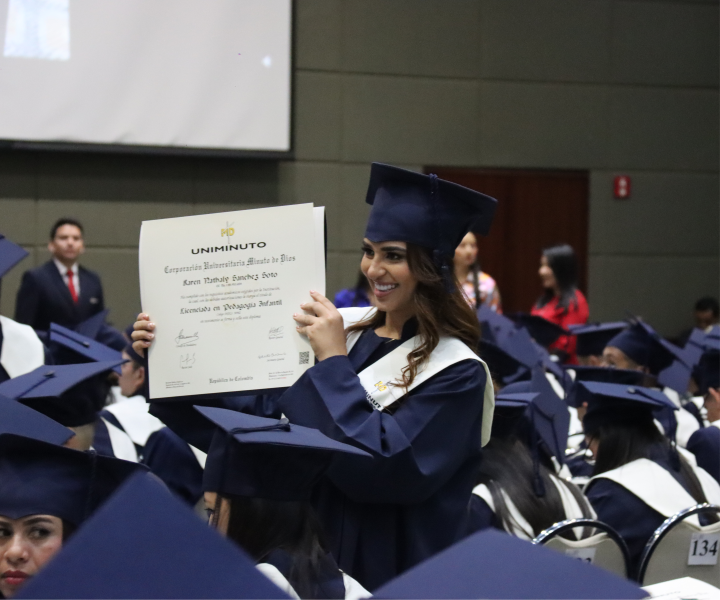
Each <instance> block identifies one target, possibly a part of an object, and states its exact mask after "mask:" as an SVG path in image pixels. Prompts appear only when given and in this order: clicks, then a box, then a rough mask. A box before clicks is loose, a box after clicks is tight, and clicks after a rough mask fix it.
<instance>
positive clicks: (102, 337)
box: [75, 308, 127, 352]
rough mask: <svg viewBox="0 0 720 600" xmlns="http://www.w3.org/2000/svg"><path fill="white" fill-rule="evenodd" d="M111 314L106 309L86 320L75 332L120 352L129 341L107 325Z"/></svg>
mask: <svg viewBox="0 0 720 600" xmlns="http://www.w3.org/2000/svg"><path fill="white" fill-rule="evenodd" d="M109 312H110V309H109V308H106V309H105V310H102V311H100V312H99V313H97V314H96V315H93V316H92V317H90V318H89V319H85V320H84V321H83V322H82V323H79V324H78V325H77V326H76V327H75V331H77V332H78V333H79V334H81V335H84V336H85V337H89V338H91V339H93V340H95V341H96V342H100V343H101V344H105V345H106V346H109V347H110V348H112V349H113V350H117V351H118V352H120V351H121V350H122V349H123V348H124V347H125V345H126V344H127V340H126V339H125V336H124V335H123V334H122V333H121V332H120V331H118V330H117V329H115V328H114V327H112V326H111V325H108V324H107V322H106V320H107V316H108V313H109Z"/></svg>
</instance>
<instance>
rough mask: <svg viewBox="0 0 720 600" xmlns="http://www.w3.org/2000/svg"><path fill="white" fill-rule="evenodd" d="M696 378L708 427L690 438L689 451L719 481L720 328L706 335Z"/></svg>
mask: <svg viewBox="0 0 720 600" xmlns="http://www.w3.org/2000/svg"><path fill="white" fill-rule="evenodd" d="M694 378H695V381H696V383H697V385H698V388H699V391H700V394H701V395H702V396H703V398H704V404H705V410H706V411H707V420H708V421H709V423H710V424H709V426H708V427H703V428H702V429H698V430H697V431H696V432H695V433H693V434H692V435H691V436H690V439H689V440H688V444H687V449H688V450H689V451H690V452H692V453H693V454H694V455H695V458H696V459H697V463H698V465H699V466H700V467H702V468H703V469H705V470H706V471H707V472H708V473H710V475H712V476H713V477H714V478H715V479H716V480H717V481H718V482H720V328H718V327H716V328H715V329H714V330H711V332H710V333H709V334H708V335H707V336H706V340H705V344H704V352H703V354H702V358H701V359H700V362H699V364H698V366H697V367H696V368H695V372H694Z"/></svg>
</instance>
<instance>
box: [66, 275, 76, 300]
mask: <svg viewBox="0 0 720 600" xmlns="http://www.w3.org/2000/svg"><path fill="white" fill-rule="evenodd" d="M67 278H68V289H69V290H70V295H71V296H72V299H73V302H75V304H77V301H78V295H77V292H76V291H75V283H74V282H73V272H72V271H71V270H70V269H68V272H67Z"/></svg>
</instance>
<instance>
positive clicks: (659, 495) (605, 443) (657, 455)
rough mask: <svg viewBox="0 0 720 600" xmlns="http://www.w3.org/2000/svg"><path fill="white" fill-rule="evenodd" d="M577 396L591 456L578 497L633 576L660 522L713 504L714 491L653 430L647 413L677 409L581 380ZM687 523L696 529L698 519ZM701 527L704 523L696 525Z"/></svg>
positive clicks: (657, 397) (642, 393) (645, 391)
mask: <svg viewBox="0 0 720 600" xmlns="http://www.w3.org/2000/svg"><path fill="white" fill-rule="evenodd" d="M577 393H578V395H579V397H580V398H581V399H583V400H584V401H586V402H587V403H588V408H587V412H586V413H585V417H584V418H583V427H584V429H585V436H586V439H587V443H588V447H589V448H590V450H591V451H592V453H593V455H594V457H595V469H594V474H593V477H592V478H591V479H590V481H589V483H588V484H587V486H586V488H585V494H586V495H587V497H588V500H590V503H591V504H592V506H593V508H594V509H595V512H596V513H597V515H598V519H599V520H600V521H602V522H604V523H607V524H608V525H610V526H611V527H612V528H613V529H615V531H617V532H618V533H619V534H620V535H621V536H622V537H623V539H624V540H625V542H626V543H627V546H628V550H629V551H630V560H631V569H630V575H631V576H632V575H635V574H636V571H637V569H638V567H639V561H640V558H641V556H642V551H643V549H644V547H645V544H646V543H647V541H648V539H649V538H650V536H651V535H652V534H653V532H654V531H655V530H656V529H657V528H658V527H659V526H660V525H662V523H663V521H664V520H665V519H667V518H668V517H671V516H672V515H674V514H676V513H678V512H680V511H681V510H683V509H685V508H690V507H692V506H695V505H696V504H702V503H705V502H712V503H713V504H718V503H719V502H720V485H718V482H717V481H715V480H714V479H713V478H712V477H711V476H710V475H709V474H708V473H707V472H706V471H704V470H703V469H701V468H700V467H697V466H696V465H695V464H694V460H692V458H691V459H690V460H687V459H686V458H684V457H683V455H682V454H680V453H679V451H678V449H677V447H676V446H675V443H674V441H672V440H669V439H668V438H667V437H665V436H664V435H663V434H662V433H660V431H659V430H658V428H657V426H656V425H655V423H654V421H653V411H654V410H657V409H658V408H665V407H668V408H669V409H670V410H677V407H675V406H674V405H673V404H672V402H671V401H670V400H669V399H668V398H667V397H666V396H665V395H664V394H663V393H662V392H660V391H659V390H654V389H650V388H645V387H640V386H627V385H621V384H615V383H596V382H580V383H579V384H578V386H577ZM668 433H670V434H671V436H670V437H671V438H674V436H673V435H672V432H668ZM687 456H690V457H691V456H692V455H690V454H689V453H687ZM690 519H691V521H694V522H695V523H696V524H697V523H698V518H697V517H691V518H690ZM713 519H714V517H713ZM701 524H706V523H705V522H703V520H702V519H701Z"/></svg>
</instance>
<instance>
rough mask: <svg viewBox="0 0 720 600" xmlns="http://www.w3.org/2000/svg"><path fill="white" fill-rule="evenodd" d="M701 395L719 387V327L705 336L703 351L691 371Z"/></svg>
mask: <svg viewBox="0 0 720 600" xmlns="http://www.w3.org/2000/svg"><path fill="white" fill-rule="evenodd" d="M693 375H694V377H695V381H696V383H697V384H698V388H699V392H700V394H701V395H703V396H704V395H705V394H707V393H708V390H709V389H710V388H712V389H714V390H717V389H720V328H717V327H715V328H713V330H712V331H710V333H708V334H707V335H706V336H705V340H704V342H703V353H702V356H701V357H700V360H699V362H698V364H697V366H696V367H695V369H694V371H693Z"/></svg>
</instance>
